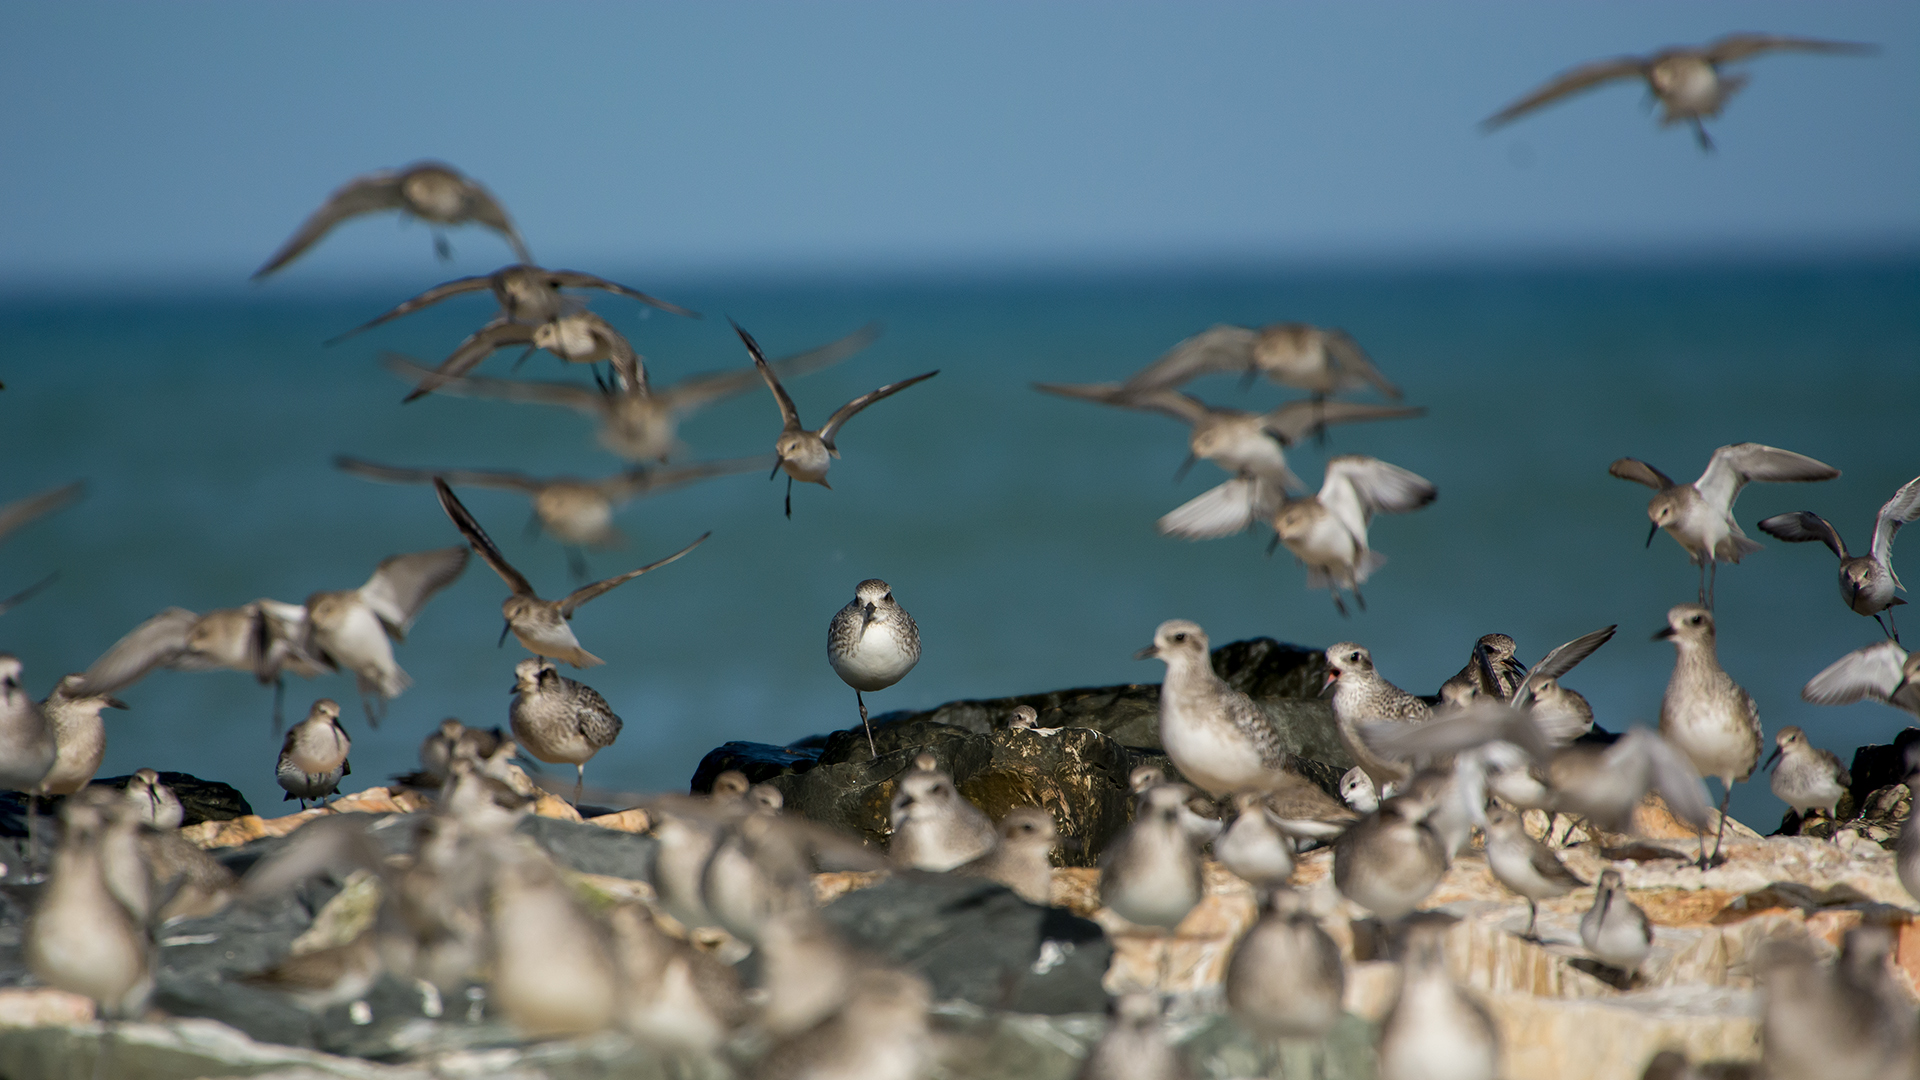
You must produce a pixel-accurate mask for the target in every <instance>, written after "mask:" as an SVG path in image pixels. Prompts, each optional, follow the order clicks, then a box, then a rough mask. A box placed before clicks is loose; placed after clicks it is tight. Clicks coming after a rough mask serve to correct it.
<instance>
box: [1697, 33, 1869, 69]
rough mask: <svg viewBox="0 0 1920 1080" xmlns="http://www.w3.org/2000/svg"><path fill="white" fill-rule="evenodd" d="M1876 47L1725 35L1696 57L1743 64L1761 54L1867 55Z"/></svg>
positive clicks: (1860, 44) (1793, 38)
mask: <svg viewBox="0 0 1920 1080" xmlns="http://www.w3.org/2000/svg"><path fill="white" fill-rule="evenodd" d="M1878 51H1880V48H1879V46H1877V45H1869V44H1866V43H1864V42H1858V41H1828V40H1825V39H1822V38H1805V37H1792V36H1787V35H1781V34H1728V35H1727V36H1725V37H1721V38H1715V39H1714V40H1713V41H1710V42H1708V43H1707V45H1706V46H1705V47H1704V48H1702V49H1701V50H1700V55H1701V56H1703V57H1705V58H1706V59H1707V60H1709V61H1711V62H1712V63H1715V64H1727V63H1732V62H1733V61H1735V60H1745V59H1746V58H1747V57H1749V56H1755V55H1758V54H1760V53H1763V52H1815V53H1871V52H1878Z"/></svg>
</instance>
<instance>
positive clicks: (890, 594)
mask: <svg viewBox="0 0 1920 1080" xmlns="http://www.w3.org/2000/svg"><path fill="white" fill-rule="evenodd" d="M880 599H882V600H885V601H887V602H888V603H892V602H893V594H892V593H888V594H887V595H885V596H883V597H881V598H880Z"/></svg>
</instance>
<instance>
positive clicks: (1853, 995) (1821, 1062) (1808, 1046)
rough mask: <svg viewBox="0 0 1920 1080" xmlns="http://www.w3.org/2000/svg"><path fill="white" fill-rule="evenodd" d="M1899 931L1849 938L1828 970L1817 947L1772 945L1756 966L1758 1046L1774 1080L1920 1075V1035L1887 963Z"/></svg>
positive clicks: (1857, 930) (1867, 931) (1885, 1079)
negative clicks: (1760, 1002) (1760, 996)
mask: <svg viewBox="0 0 1920 1080" xmlns="http://www.w3.org/2000/svg"><path fill="white" fill-rule="evenodd" d="M1897 940H1898V930H1897V929H1896V928H1895V927H1892V926H1888V925H1885V924H1874V923H1866V924H1863V925H1860V926H1857V927H1854V928H1853V929H1851V930H1849V931H1847V933H1846V936H1845V937H1843V938H1842V939H1841V942H1840V952H1839V955H1838V956H1836V957H1834V958H1833V960H1832V961H1831V962H1830V963H1827V962H1822V961H1821V960H1819V959H1818V958H1817V957H1816V954H1815V951H1814V947H1813V945H1812V943H1811V942H1808V941H1804V940H1795V939H1791V938H1788V939H1781V940H1776V941H1772V942H1767V943H1765V944H1764V945H1763V947H1762V951H1761V952H1760V953H1759V955H1758V956H1756V958H1755V961H1754V967H1755V969H1756V972H1757V974H1758V976H1759V982H1760V984H1761V987H1762V993H1763V998H1764V1005H1763V1006H1762V1010H1761V1019H1760V1045H1761V1053H1762V1059H1763V1060H1764V1061H1765V1063H1766V1075H1767V1077H1768V1080H1906V1078H1908V1077H1912V1076H1917V1075H1920V1028H1917V1027H1916V1024H1915V1019H1914V1010H1913V1006H1912V1005H1911V1003H1910V1002H1911V999H1910V998H1909V997H1908V995H1907V992H1906V991H1905V990H1904V989H1902V988H1901V987H1899V985H1898V984H1897V983H1896V982H1895V976H1894V975H1893V973H1892V971H1891V970H1889V969H1890V966H1891V965H1889V963H1888V960H1889V958H1890V956H1891V955H1892V953H1893V952H1894V946H1895V944H1896V942H1897Z"/></svg>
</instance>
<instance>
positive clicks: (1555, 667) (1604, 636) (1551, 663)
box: [1507, 626, 1618, 708]
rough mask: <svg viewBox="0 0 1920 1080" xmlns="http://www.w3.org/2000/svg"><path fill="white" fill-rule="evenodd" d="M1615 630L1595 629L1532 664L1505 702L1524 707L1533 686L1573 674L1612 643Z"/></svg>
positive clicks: (1612, 628)
mask: <svg viewBox="0 0 1920 1080" xmlns="http://www.w3.org/2000/svg"><path fill="white" fill-rule="evenodd" d="M1616 629H1618V627H1615V626H1608V627H1603V628H1601V629H1599V630H1595V631H1594V632H1593V633H1591V634H1581V635H1580V636H1579V637H1577V638H1574V639H1573V640H1572V641H1569V642H1567V643H1566V644H1565V645H1562V646H1560V647H1558V648H1556V649H1554V650H1553V651H1552V652H1550V653H1548V654H1547V655H1545V656H1543V657H1541V658H1540V662H1539V663H1537V664H1535V665H1533V670H1532V671H1529V672H1527V677H1526V679H1525V680H1524V681H1522V682H1521V683H1520V685H1519V686H1516V687H1514V689H1513V696H1512V697H1510V698H1508V699H1507V703H1508V704H1510V705H1512V706H1513V707H1514V708H1522V707H1524V706H1525V705H1526V703H1527V701H1528V700H1529V699H1530V698H1532V696H1533V689H1534V687H1536V686H1539V685H1540V684H1541V683H1543V682H1546V681H1547V680H1548V679H1557V678H1559V677H1560V676H1562V675H1565V674H1566V673H1567V672H1569V671H1572V670H1573V668H1574V665H1576V664H1578V663H1580V661H1582V660H1585V659H1586V658H1587V657H1589V656H1592V655H1593V654H1594V650H1596V649H1598V648H1600V646H1602V645H1605V644H1606V643H1607V642H1609V641H1611V640H1613V632H1614V630H1616Z"/></svg>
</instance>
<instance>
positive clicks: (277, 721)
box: [273, 675, 287, 739]
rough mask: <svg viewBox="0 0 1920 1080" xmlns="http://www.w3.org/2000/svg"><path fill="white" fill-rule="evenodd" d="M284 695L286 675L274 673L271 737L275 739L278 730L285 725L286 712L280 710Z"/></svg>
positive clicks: (278, 734) (285, 694)
mask: <svg viewBox="0 0 1920 1080" xmlns="http://www.w3.org/2000/svg"><path fill="white" fill-rule="evenodd" d="M286 697H287V677H286V676H285V675H275V676H274V677H273V737H274V738H276V739H277V738H279V737H280V732H281V731H282V730H283V729H285V728H286V726H287V716H286V713H284V712H282V711H281V704H282V703H283V702H285V701H286Z"/></svg>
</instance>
